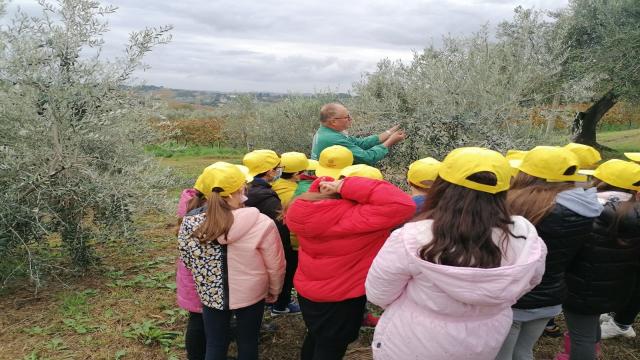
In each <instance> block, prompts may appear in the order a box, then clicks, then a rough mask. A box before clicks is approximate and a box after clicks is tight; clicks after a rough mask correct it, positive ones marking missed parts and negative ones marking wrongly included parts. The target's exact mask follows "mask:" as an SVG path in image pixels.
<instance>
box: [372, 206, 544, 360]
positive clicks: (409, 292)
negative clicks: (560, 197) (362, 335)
mask: <svg viewBox="0 0 640 360" xmlns="http://www.w3.org/2000/svg"><path fill="white" fill-rule="evenodd" d="M512 219H513V221H514V224H513V225H512V227H511V231H512V233H513V234H515V235H517V236H522V237H523V238H517V237H510V238H509V240H508V242H507V244H506V245H507V248H506V254H505V255H504V256H503V260H502V265H501V266H500V267H497V268H492V269H480V268H468V267H454V266H446V265H440V264H434V263H431V262H428V261H425V260H422V259H421V258H420V257H419V249H420V248H421V247H422V246H424V245H425V244H427V243H429V242H430V241H431V240H432V232H431V224H432V223H433V221H432V220H423V221H417V222H412V223H408V224H406V225H405V226H404V227H402V228H400V229H398V230H396V231H395V232H393V234H391V237H390V238H389V239H388V240H387V242H386V243H385V244H384V246H383V247H382V249H381V250H380V252H379V253H378V255H377V256H376V258H375V260H374V261H373V265H372V266H371V269H370V270H369V274H368V275H367V281H366V289H367V299H368V300H369V301H371V302H372V303H374V304H377V305H379V306H382V307H383V308H386V310H385V312H384V313H383V314H382V317H381V318H380V322H379V323H378V325H377V326H376V331H375V333H374V336H373V343H372V346H373V358H374V359H376V360H382V359H385V360H387V359H388V360H392V359H403V360H410V359H416V360H417V359H430V360H438V359H442V360H453V359H456V360H460V359H467V360H471V359H473V360H493V359H494V358H495V357H496V355H497V353H498V350H499V349H500V347H501V346H502V343H503V341H504V339H505V337H506V336H507V333H508V332H509V328H510V327H511V322H512V317H513V314H512V313H513V312H512V310H511V305H513V304H515V303H516V301H517V300H518V298H519V297H520V296H522V295H523V294H525V293H526V292H528V291H529V290H531V289H532V288H533V287H535V286H536V285H537V284H538V283H539V282H540V281H541V279H542V274H543V273H544V268H545V257H546V253H547V248H546V246H545V244H544V242H543V241H542V239H540V237H538V234H537V232H536V229H535V227H534V226H533V225H531V223H529V222H528V221H527V220H526V219H524V218H523V217H520V216H514V217H513V218H512ZM497 231H498V230H496V237H495V238H496V240H498V239H500V237H501V236H497V235H499V234H498V233H497Z"/></svg>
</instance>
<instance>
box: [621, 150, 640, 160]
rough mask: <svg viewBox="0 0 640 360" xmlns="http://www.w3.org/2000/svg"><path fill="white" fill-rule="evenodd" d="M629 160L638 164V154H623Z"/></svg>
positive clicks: (639, 153) (639, 155)
mask: <svg viewBox="0 0 640 360" xmlns="http://www.w3.org/2000/svg"><path fill="white" fill-rule="evenodd" d="M624 156H626V157H627V158H628V159H629V160H633V161H637V162H640V152H627V153H624Z"/></svg>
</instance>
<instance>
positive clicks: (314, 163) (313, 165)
mask: <svg viewBox="0 0 640 360" xmlns="http://www.w3.org/2000/svg"><path fill="white" fill-rule="evenodd" d="M317 168H318V160H312V159H309V166H308V167H307V170H315V169H317Z"/></svg>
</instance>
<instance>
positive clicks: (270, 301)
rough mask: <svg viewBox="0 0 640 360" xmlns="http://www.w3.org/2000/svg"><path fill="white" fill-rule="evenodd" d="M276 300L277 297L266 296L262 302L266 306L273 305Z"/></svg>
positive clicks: (272, 295)
mask: <svg viewBox="0 0 640 360" xmlns="http://www.w3.org/2000/svg"><path fill="white" fill-rule="evenodd" d="M276 300H278V295H274V294H267V297H265V298H264V302H266V303H267V304H273V303H274V302H276Z"/></svg>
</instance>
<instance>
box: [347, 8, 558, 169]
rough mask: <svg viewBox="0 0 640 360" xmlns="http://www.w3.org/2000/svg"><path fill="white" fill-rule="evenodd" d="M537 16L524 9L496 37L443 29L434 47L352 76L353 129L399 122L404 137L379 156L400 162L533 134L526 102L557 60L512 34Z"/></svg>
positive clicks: (510, 142) (537, 97)
mask: <svg viewBox="0 0 640 360" xmlns="http://www.w3.org/2000/svg"><path fill="white" fill-rule="evenodd" d="M525 20H526V21H525ZM539 22H540V20H539V19H536V18H535V17H533V15H532V14H529V15H527V16H522V17H521V18H517V19H516V20H515V22H514V23H513V24H512V26H511V27H509V31H506V30H503V35H502V36H500V37H499V38H498V40H492V36H491V35H490V33H489V31H488V29H487V28H484V29H482V30H481V31H480V32H478V33H476V34H474V35H472V36H470V37H466V38H454V37H450V36H449V37H445V38H444V39H443V42H444V44H443V46H442V47H441V48H439V49H436V48H433V47H430V48H426V49H424V51H423V52H422V53H419V54H418V53H416V54H415V55H414V58H413V61H412V62H411V63H410V64H403V63H400V62H391V61H389V60H383V61H381V62H380V63H379V64H378V68H377V70H376V71H375V72H373V73H370V74H367V75H366V76H365V77H364V78H363V79H362V81H360V82H359V83H357V84H355V91H356V93H357V95H358V96H357V97H355V98H354V101H353V104H352V107H351V108H352V111H353V112H354V113H355V114H356V115H357V116H356V120H358V119H359V121H358V122H357V127H356V129H355V131H360V132H362V133H369V134H370V133H376V132H377V131H380V130H382V129H385V128H388V127H390V126H391V125H393V124H401V125H402V127H403V128H404V129H406V130H407V134H408V139H407V140H406V141H404V142H403V143H401V144H399V145H397V146H394V148H393V151H392V156H391V157H390V158H388V159H387V161H386V164H387V165H390V164H393V166H394V167H398V165H400V167H401V168H402V169H406V166H407V165H408V164H409V163H410V162H412V161H414V160H416V159H419V158H421V157H425V156H433V157H436V158H440V159H441V158H442V157H443V156H444V155H445V154H446V153H448V152H449V151H451V150H452V149H454V148H457V147H461V146H483V147H488V148H492V149H495V150H499V151H505V150H507V149H511V148H526V147H528V146H530V145H532V144H533V143H534V142H535V141H536V139H537V138H538V135H539V134H538V133H537V132H536V131H535V129H532V128H531V127H530V126H528V123H529V121H528V112H529V109H528V107H529V106H532V105H534V104H537V103H541V102H544V101H545V100H546V99H547V97H548V95H547V94H546V93H545V92H542V91H540V92H539V91H538V90H539V89H540V84H541V83H544V81H545V79H548V78H549V77H551V76H553V74H554V69H557V68H558V67H557V66H555V64H554V63H553V56H551V55H550V54H546V53H545V52H544V51H543V50H542V49H538V48H537V47H536V46H535V45H534V44H531V45H527V46H525V45H523V44H521V42H520V41H519V40H517V39H519V38H520V37H523V36H524V37H526V36H525V35H522V34H520V32H524V33H525V34H526V30H523V29H522V28H524V27H532V26H533V25H532V24H537V23H539ZM537 26H538V27H542V25H540V24H538V25H537ZM504 28H505V27H504V26H503V29H504Z"/></svg>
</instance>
